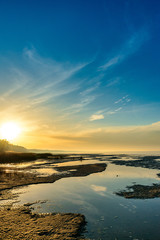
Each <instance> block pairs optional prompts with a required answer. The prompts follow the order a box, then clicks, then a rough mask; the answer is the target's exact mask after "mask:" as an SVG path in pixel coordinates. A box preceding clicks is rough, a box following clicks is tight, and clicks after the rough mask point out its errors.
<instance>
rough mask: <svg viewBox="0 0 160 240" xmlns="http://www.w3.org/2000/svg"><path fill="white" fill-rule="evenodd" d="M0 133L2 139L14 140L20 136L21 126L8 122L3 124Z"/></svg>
mask: <svg viewBox="0 0 160 240" xmlns="http://www.w3.org/2000/svg"><path fill="white" fill-rule="evenodd" d="M0 133H1V137H2V139H6V140H7V141H12V140H14V139H15V138H17V137H18V136H19V134H20V133H21V128H20V126H19V125H18V124H17V123H14V122H7V123H4V124H3V125H2V126H1V128H0Z"/></svg>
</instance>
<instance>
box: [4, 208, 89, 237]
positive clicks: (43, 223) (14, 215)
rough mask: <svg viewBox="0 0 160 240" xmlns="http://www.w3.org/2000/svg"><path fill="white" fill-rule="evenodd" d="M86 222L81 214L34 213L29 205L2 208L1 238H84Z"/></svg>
mask: <svg viewBox="0 0 160 240" xmlns="http://www.w3.org/2000/svg"><path fill="white" fill-rule="evenodd" d="M85 223H86V222H85V217H84V216H83V215H81V214H72V213H68V214H32V213H31V210H30V208H28V207H19V208H11V209H10V208H8V209H6V208H0V229H1V230H0V239H5V240H13V239H28V240H29V239H34V240H38V239H41V240H42V239H46V240H47V239H58V240H76V239H82V237H81V238H80V235H81V232H82V230H83V228H84V225H85Z"/></svg>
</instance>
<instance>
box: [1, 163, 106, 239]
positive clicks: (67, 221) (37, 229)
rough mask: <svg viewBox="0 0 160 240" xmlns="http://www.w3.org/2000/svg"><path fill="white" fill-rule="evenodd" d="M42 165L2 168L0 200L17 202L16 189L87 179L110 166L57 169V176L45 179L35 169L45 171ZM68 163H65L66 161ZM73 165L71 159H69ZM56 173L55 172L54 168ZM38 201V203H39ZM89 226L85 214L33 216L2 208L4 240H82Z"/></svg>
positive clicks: (27, 210) (24, 209)
mask: <svg viewBox="0 0 160 240" xmlns="http://www.w3.org/2000/svg"><path fill="white" fill-rule="evenodd" d="M75 160H76V159H75ZM39 161H40V163H39V164H40V165H39V166H38V165H34V164H33V165H32V164H31V165H29V166H28V167H17V166H15V165H13V166H9V165H7V164H5V165H1V167H0V200H7V199H13V198H16V195H14V194H13V193H12V191H11V190H12V189H13V188H17V187H20V186H25V185H29V184H39V183H53V182H55V181H57V180H59V179H61V178H66V177H79V176H87V175H90V174H92V173H97V172H102V171H104V170H105V169H106V167H107V164H105V163H95V164H86V165H76V166H63V167H58V166H57V167H56V171H57V173H56V174H55V173H54V174H51V175H48V176H46V175H44V176H42V175H41V174H37V173H35V172H34V171H33V170H34V169H35V168H43V167H45V165H46V163H44V165H43V161H44V160H39ZM53 161H54V162H55V160H52V159H51V160H49V162H47V164H48V165H47V168H48V167H50V168H51V169H52V168H53V166H52V163H53ZM62 161H64V159H62ZM68 161H71V159H68ZM54 169H55V168H54ZM37 200H38V199H37ZM84 225H85V217H84V216H83V215H81V214H72V213H68V214H48V215H46V214H42V215H38V214H32V212H31V208H29V207H26V206H22V207H17V208H12V207H11V206H7V205H6V206H5V207H2V206H1V207H0V240H7V239H10V240H11V239H12V240H13V239H33V240H36V239H59V240H61V239H64V240H67V239H68V240H69V239H73V240H74V239H82V237H80V235H81V232H82V230H83V228H84Z"/></svg>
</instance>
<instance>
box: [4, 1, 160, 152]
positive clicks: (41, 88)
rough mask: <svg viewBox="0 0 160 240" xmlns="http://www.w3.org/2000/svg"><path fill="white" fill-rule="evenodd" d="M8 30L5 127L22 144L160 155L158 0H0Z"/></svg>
mask: <svg viewBox="0 0 160 240" xmlns="http://www.w3.org/2000/svg"><path fill="white" fill-rule="evenodd" d="M0 33H1V38H0V85H1V87H0V94H1V97H0V104H1V105H0V106H1V107H0V108H1V109H0V110H1V111H0V115H1V122H6V121H12V120H13V121H14V120H16V121H19V122H20V123H21V125H23V128H24V129H26V130H25V131H24V135H23V138H22V139H23V141H22V139H21V141H22V143H23V144H24V145H26V146H27V147H31V146H32V145H33V147H40V148H48V147H49V148H52V149H55V148H56V149H57V148H59V149H67V150H70V149H74V150H77V149H79V150H83V149H84V150H87V149H89V150H92V148H95V144H96V139H97V142H100V138H101V139H102V141H103V144H101V146H102V145H103V147H101V146H100V144H99V145H98V144H97V145H96V146H97V151H98V150H103V151H104V150H105V148H106V149H107V150H109V148H111V149H113V150H114V149H117V150H119V149H125V146H126V142H130V143H129V145H127V147H126V148H127V149H132V146H133V145H134V149H136V146H142V147H141V148H142V149H145V148H146V149H148V146H150V147H151V149H154V147H155V149H156V150H157V149H158V148H159V143H160V138H159V137H158V136H159V131H160V129H159V121H160V94H159V89H160V79H159V77H160V66H159V65H160V44H159V42H160V3H159V2H158V1H149V0H146V1H136V0H128V1H122V0H121V1H120V0H119V1H118V0H114V1H113V0H112V1H105V0H103V1H102V0H101V1H100V0H99V1H90V0H88V1H49V0H45V1H33V0H32V1H30V0H28V1H20V0H19V1H16V0H15V1H9V0H8V1H7V0H6V1H0ZM155 126H156V127H155ZM154 127H155V128H154ZM146 128H147V129H150V128H151V129H152V130H149V131H150V132H149V133H148V132H147V133H146V131H148V130H146ZM106 129H107V130H106ZM116 129H118V130H116ZM137 129H138V130H137ZM142 129H143V134H144V135H145V134H148V135H145V137H144V136H143V137H142V134H141V133H140V131H142ZM106 131H107V132H108V131H109V132H111V133H110V134H111V136H110V135H109V134H108V135H107V133H106ZM115 131H117V132H116V133H115ZM119 131H120V132H122V133H121V134H122V135H123V136H121V137H119V135H116V134H119ZM126 131H127V133H128V135H126ZM135 131H138V133H137V132H136V134H135ZM124 132H125V133H124ZM133 132H134V134H135V135H136V137H135V135H133ZM96 133H97V135H96ZM99 133H101V135H100V136H99ZM152 134H153V136H152ZM102 135H103V136H102ZM113 135H114V137H113ZM44 136H46V137H47V139H45V138H46V137H44ZM107 136H109V137H107ZM116 136H117V137H116ZM137 136H139V137H140V140H139V141H140V142H138V143H137V144H138V145H136V141H137ZM146 136H147V137H148V138H150V139H151V140H150V142H146V140H145V138H146ZM42 138H43V139H42ZM94 138H95V140H94ZM37 139H39V140H38V142H39V143H37ZM120 139H125V140H124V142H123V141H122V142H123V143H122V144H121V140H120ZM127 139H128V141H127ZM129 139H133V141H131V140H130V141H129ZM19 141H20V140H19ZM35 141H36V144H34V142H35ZM18 143H19V142H18ZM30 143H32V144H30ZM46 143H47V144H48V143H50V144H48V145H47V144H46ZM30 145H31V146H30ZM86 145H87V146H88V148H87V147H86ZM98 146H99V148H98ZM107 146H109V147H107ZM118 146H119V147H118Z"/></svg>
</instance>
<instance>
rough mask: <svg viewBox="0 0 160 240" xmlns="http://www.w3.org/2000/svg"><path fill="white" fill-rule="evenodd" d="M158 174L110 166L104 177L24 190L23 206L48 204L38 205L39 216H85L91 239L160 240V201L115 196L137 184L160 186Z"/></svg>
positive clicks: (70, 180)
mask: <svg viewBox="0 0 160 240" xmlns="http://www.w3.org/2000/svg"><path fill="white" fill-rule="evenodd" d="M90 163H91V162H90ZM65 164H66V163H65ZM42 171H43V170H42ZM157 173H159V171H158V170H152V169H145V168H135V167H126V166H116V165H113V164H108V166H107V168H106V170H105V171H104V172H102V173H97V174H92V175H89V176H87V177H75V178H73V177H70V178H65V179H61V180H59V181H57V182H55V183H52V184H38V185H32V186H29V187H27V188H24V190H25V192H24V193H23V194H21V195H20V197H19V200H21V202H20V203H27V202H34V201H36V200H48V201H47V202H46V203H43V204H41V205H40V204H35V205H34V207H35V211H38V212H75V213H82V214H84V215H85V216H86V220H87V222H88V224H87V230H88V231H89V233H86V236H87V237H90V238H91V239H103V240H115V239H117V240H125V239H126V240H127V239H139V240H142V239H144V240H156V239H159V236H160V229H159V222H160V213H159V209H160V199H149V200H136V199H124V198H123V197H119V196H116V195H115V194H114V192H115V191H118V190H123V189H125V188H126V186H127V185H132V184H133V182H136V183H140V184H148V185H151V184H152V183H156V182H159V178H158V177H156V174H157ZM20 191H22V190H21V189H20ZM14 192H15V190H14Z"/></svg>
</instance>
